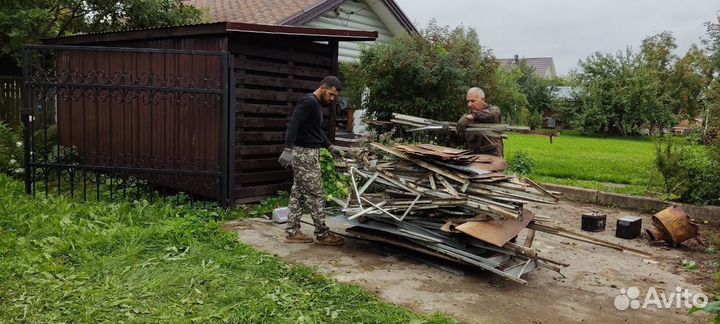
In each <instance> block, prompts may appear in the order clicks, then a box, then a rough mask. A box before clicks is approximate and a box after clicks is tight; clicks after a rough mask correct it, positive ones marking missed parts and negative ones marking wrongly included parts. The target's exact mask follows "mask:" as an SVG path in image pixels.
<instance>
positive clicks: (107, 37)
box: [43, 22, 378, 45]
mask: <svg viewBox="0 0 720 324" xmlns="http://www.w3.org/2000/svg"><path fill="white" fill-rule="evenodd" d="M213 34H215V35H219V34H255V35H258V34H259V35H262V34H268V35H285V36H291V37H299V38H305V39H310V40H316V41H331V40H337V41H372V40H375V39H376V38H377V37H378V33H377V32H369V31H358V30H343V29H325V28H308V27H297V26H279V25H262V24H248V23H237V22H217V23H209V24H197V25H184V26H173V27H161V28H150V29H136V30H126V31H118V32H104V33H93V34H80V35H73V36H65V37H57V38H50V39H45V40H43V42H44V43H45V44H51V45H72V44H88V43H103V42H115V41H126V40H136V39H153V38H169V37H188V36H199V35H213Z"/></svg>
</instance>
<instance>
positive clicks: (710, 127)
mask: <svg viewBox="0 0 720 324" xmlns="http://www.w3.org/2000/svg"><path fill="white" fill-rule="evenodd" d="M705 27H707V38H705V39H703V44H704V45H705V48H706V50H707V52H708V60H709V62H708V69H707V83H708V87H707V90H706V92H705V101H704V102H703V108H704V109H703V110H704V113H703V117H704V120H705V134H706V135H711V134H715V136H717V134H718V133H720V14H718V16H717V22H711V21H709V22H706V23H705ZM718 143H720V142H718ZM718 146H719V147H720V144H718Z"/></svg>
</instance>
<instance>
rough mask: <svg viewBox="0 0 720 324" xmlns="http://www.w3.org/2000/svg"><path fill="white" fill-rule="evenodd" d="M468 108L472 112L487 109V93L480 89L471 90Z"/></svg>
mask: <svg viewBox="0 0 720 324" xmlns="http://www.w3.org/2000/svg"><path fill="white" fill-rule="evenodd" d="M466 99H467V108H468V110H470V112H478V111H481V110H483V109H485V106H487V105H486V104H485V91H483V90H482V89H480V88H478V87H473V88H470V90H468V92H467V96H466Z"/></svg>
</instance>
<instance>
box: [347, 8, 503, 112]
mask: <svg viewBox="0 0 720 324" xmlns="http://www.w3.org/2000/svg"><path fill="white" fill-rule="evenodd" d="M497 67H498V63H497V61H496V60H495V57H494V56H493V55H492V53H491V52H490V51H489V50H488V49H486V48H484V47H482V46H481V45H480V43H479V41H478V37H477V34H476V32H475V30H473V29H472V28H464V27H457V28H453V29H451V28H450V27H449V26H439V25H437V24H436V23H435V22H433V21H431V22H430V23H429V24H428V26H427V28H425V29H424V30H422V31H421V33H420V35H407V36H402V37H398V38H395V39H393V40H392V41H391V42H390V43H389V44H378V45H375V46H372V47H365V48H363V49H362V52H361V55H360V61H359V63H358V64H357V65H344V66H343V71H342V72H343V74H344V76H345V81H346V82H345V83H346V85H345V88H346V89H347V90H348V91H347V92H346V93H349V95H350V97H351V101H353V102H359V101H360V97H363V99H364V102H363V104H364V105H363V106H364V108H366V109H367V110H366V111H367V114H368V115H369V116H370V117H371V118H378V119H382V120H387V119H389V118H390V116H391V114H392V113H393V112H396V113H403V114H410V115H415V116H421V117H425V118H432V119H438V120H455V119H457V118H459V116H460V115H461V114H462V112H463V111H464V110H465V109H466V108H465V107H466V104H465V92H466V91H467V89H468V88H470V87H473V86H479V87H482V88H483V89H484V90H485V92H486V96H487V98H488V101H490V102H492V100H493V96H494V93H495V91H496V90H497V86H496V83H495V82H496V79H495V73H496V70H497ZM363 94H364V95H363Z"/></svg>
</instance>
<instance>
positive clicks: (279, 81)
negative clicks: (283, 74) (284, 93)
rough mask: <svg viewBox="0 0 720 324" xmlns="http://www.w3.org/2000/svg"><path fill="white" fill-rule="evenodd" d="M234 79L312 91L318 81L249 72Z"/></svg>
mask: <svg viewBox="0 0 720 324" xmlns="http://www.w3.org/2000/svg"><path fill="white" fill-rule="evenodd" d="M235 79H236V80H237V83H239V84H247V85H259V86H268V87H278V88H292V89H303V90H306V91H307V92H312V91H314V90H315V89H317V86H318V82H316V81H306V80H301V79H288V78H278V77H269V76H260V75H249V74H243V75H238V76H237V77H236V78H235Z"/></svg>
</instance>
